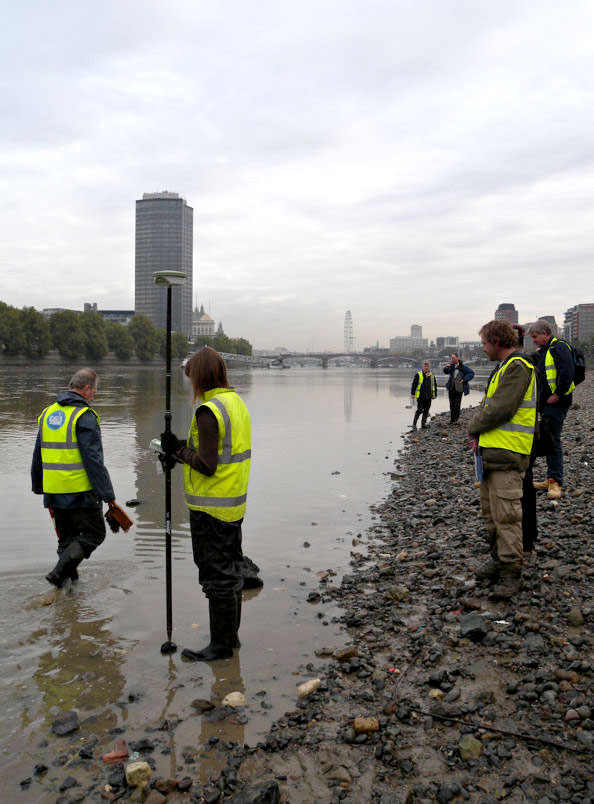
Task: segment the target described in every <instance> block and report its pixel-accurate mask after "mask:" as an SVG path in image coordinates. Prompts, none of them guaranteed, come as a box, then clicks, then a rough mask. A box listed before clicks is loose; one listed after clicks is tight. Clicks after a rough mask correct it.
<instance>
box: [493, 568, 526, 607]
mask: <svg viewBox="0 0 594 804" xmlns="http://www.w3.org/2000/svg"><path fill="white" fill-rule="evenodd" d="M499 571H500V576H501V579H500V581H499V583H498V584H497V586H494V587H493V591H492V592H491V594H490V595H489V597H490V598H492V599H493V600H510V599H511V598H512V597H514V596H515V595H517V594H518V592H519V591H520V589H521V588H522V565H521V564H501V566H500V570H499Z"/></svg>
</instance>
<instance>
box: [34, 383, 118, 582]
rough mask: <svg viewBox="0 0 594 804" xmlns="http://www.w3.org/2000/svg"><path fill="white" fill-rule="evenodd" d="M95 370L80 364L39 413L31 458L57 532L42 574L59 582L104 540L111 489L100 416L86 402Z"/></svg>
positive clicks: (73, 576) (72, 573)
mask: <svg viewBox="0 0 594 804" xmlns="http://www.w3.org/2000/svg"><path fill="white" fill-rule="evenodd" d="M97 384H98V380H97V374H96V372H95V371H93V369H90V368H83V369H80V370H79V371H77V372H76V373H75V374H74V375H73V376H72V378H71V380H70V386H69V389H68V391H65V392H63V393H60V394H58V397H57V400H56V402H55V403H54V404H53V405H50V406H49V407H47V408H45V410H44V411H42V413H41V415H40V416H39V419H38V420H37V421H38V424H39V430H38V431H37V440H36V442H35V449H34V451H33V460H32V463H31V486H32V490H33V493H34V494H43V504H44V506H45V507H46V508H48V509H49V512H50V514H51V516H52V518H53V520H54V524H55V527H56V533H57V536H58V556H59V559H58V563H57V564H56V566H55V567H54V568H53V570H52V571H51V572H50V573H48V574H47V575H46V576H45V577H46V579H47V580H48V581H49V582H50V583H51V584H53V585H54V586H56V587H58V588H61V587H62V585H63V584H64V582H65V581H66V580H68V579H70V580H71V581H77V580H78V566H79V564H80V563H81V561H83V559H85V558H89V557H90V556H91V553H93V551H94V550H96V549H97V547H99V545H100V544H101V543H102V542H103V541H104V540H105V521H104V519H103V512H102V502H106V503H107V504H108V505H109V506H110V507H111V506H112V505H113V504H114V503H115V494H114V491H113V486H112V484H111V479H110V477H109V473H108V471H107V469H106V468H105V464H104V463H103V444H102V442H101V429H100V422H99V416H98V415H97V414H96V413H95V411H94V410H93V409H92V408H91V407H90V403H91V402H92V401H93V399H94V397H95V393H96V392H97Z"/></svg>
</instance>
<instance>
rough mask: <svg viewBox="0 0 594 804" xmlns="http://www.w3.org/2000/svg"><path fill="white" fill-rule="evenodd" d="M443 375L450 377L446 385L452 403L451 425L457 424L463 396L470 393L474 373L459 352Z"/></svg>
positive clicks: (453, 355)
mask: <svg viewBox="0 0 594 804" xmlns="http://www.w3.org/2000/svg"><path fill="white" fill-rule="evenodd" d="M443 373H444V374H449V375H450V376H449V377H448V381H447V383H446V390H447V392H448V398H449V401H450V423H451V424H456V422H457V421H458V419H459V418H460V406H461V404H462V394H464V396H467V395H468V394H469V393H470V385H469V383H470V380H472V378H473V377H474V371H473V370H472V369H471V368H470V367H469V366H466V365H465V364H464V363H463V362H462V361H461V360H460V357H459V355H458V354H457V352H454V353H453V354H452V358H451V362H450V363H448V364H447V365H445V366H444V367H443Z"/></svg>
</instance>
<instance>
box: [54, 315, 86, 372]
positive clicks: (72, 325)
mask: <svg viewBox="0 0 594 804" xmlns="http://www.w3.org/2000/svg"><path fill="white" fill-rule="evenodd" d="M49 327H50V333H51V336H52V343H53V345H54V348H55V349H57V350H58V352H59V353H60V355H61V356H62V357H63V358H64V360H69V361H73V360H78V358H79V357H80V356H81V354H82V353H83V352H84V350H85V342H86V338H85V333H84V331H83V328H82V324H81V315H80V313H75V312H74V310H61V311H60V312H58V313H54V314H53V315H52V316H50V320H49Z"/></svg>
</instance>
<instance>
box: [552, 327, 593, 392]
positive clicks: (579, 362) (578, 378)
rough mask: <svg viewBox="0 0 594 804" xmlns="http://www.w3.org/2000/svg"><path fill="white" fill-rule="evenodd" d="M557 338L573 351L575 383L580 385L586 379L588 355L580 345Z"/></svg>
mask: <svg viewBox="0 0 594 804" xmlns="http://www.w3.org/2000/svg"><path fill="white" fill-rule="evenodd" d="M557 340H558V341H560V342H561V343H564V344H565V345H566V346H567V347H568V349H569V350H570V352H571V356H572V357H573V384H574V385H579V384H580V383H582V382H583V381H584V380H585V379H586V356H585V355H584V353H583V351H582V350H581V349H580V347H579V346H574V345H573V344H572V343H568V342H567V341H564V340H562V339H561V338H557Z"/></svg>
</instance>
